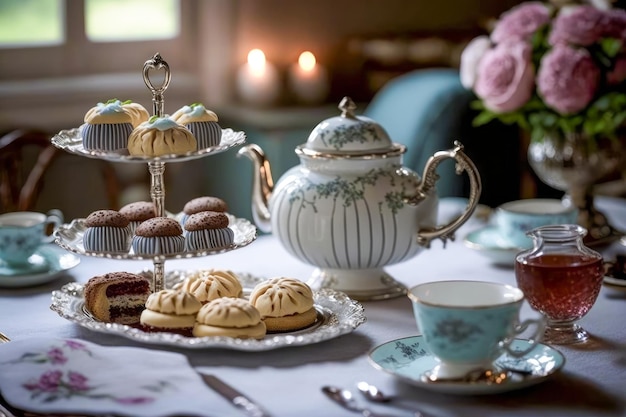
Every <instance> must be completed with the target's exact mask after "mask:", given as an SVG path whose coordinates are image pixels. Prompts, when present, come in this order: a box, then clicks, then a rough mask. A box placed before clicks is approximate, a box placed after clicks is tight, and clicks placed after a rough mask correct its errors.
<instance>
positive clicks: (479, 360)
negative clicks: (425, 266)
mask: <svg viewBox="0 0 626 417" xmlns="http://www.w3.org/2000/svg"><path fill="white" fill-rule="evenodd" d="M408 296H409V298H410V299H411V301H412V305H413V311H414V314H415V319H416V321H417V326H418V328H419V330H420V331H421V333H422V334H423V336H424V341H425V342H426V345H427V347H428V349H429V350H430V352H431V353H432V354H433V356H434V357H435V358H436V359H437V361H438V362H439V363H438V365H437V366H436V367H435V368H434V369H432V370H431V371H430V372H429V374H428V375H424V376H423V377H424V378H427V379H428V380H431V381H436V380H456V379H463V378H465V377H466V376H467V375H468V373H469V372H472V371H476V370H486V369H493V368H494V365H493V363H494V361H495V360H496V359H497V358H498V357H499V356H500V355H501V354H502V353H504V352H506V353H507V354H509V355H512V356H515V357H521V356H523V355H525V354H527V353H528V352H530V351H531V350H532V349H534V347H535V346H536V342H537V341H539V340H540V338H541V336H542V334H543V329H544V327H545V321H544V319H543V318H538V319H527V320H525V321H524V322H522V323H521V324H520V322H519V311H520V308H521V306H522V302H523V301H524V293H523V292H522V291H521V290H520V289H519V288H516V287H513V286H510V285H505V284H499V283H493V282H486V281H485V282H483V281H462V280H459V281H434V282H428V283H424V284H420V285H417V286H415V287H413V288H411V289H410V290H409V293H408ZM529 326H535V329H534V331H533V332H532V335H531V336H530V337H529V339H528V340H529V341H530V347H529V348H528V349H526V350H524V351H518V350H513V349H510V348H509V345H510V343H511V342H512V341H513V339H514V338H515V336H517V335H519V334H520V333H522V332H524V331H525V330H526V329H527V328H528V327H529Z"/></svg>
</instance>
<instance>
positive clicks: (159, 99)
mask: <svg viewBox="0 0 626 417" xmlns="http://www.w3.org/2000/svg"><path fill="white" fill-rule="evenodd" d="M151 70H154V71H161V70H164V76H163V84H161V86H160V87H155V86H154V85H153V84H152V81H151V80H150V71H151ZM171 79H172V73H171V71H170V66H169V65H168V64H167V62H165V61H164V60H163V58H162V57H161V55H160V54H159V53H156V54H154V56H153V57H152V58H151V59H149V60H147V61H146V62H145V63H144V64H143V82H144V83H146V86H147V87H148V89H149V90H150V91H151V92H152V111H153V114H154V115H155V116H157V117H163V115H164V114H165V112H164V110H163V109H164V107H165V99H164V94H165V90H167V87H169V85H170V81H171ZM148 170H149V171H150V197H151V198H152V202H153V203H154V207H155V210H156V215H157V216H160V217H162V216H165V215H166V214H165V181H164V175H163V174H164V173H165V162H162V161H152V162H148ZM153 264H154V273H153V274H152V290H153V291H154V292H158V291H161V290H162V289H163V288H164V276H165V268H164V264H165V259H164V258H162V257H155V258H154V259H153Z"/></svg>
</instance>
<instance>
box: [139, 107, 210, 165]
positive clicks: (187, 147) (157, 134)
mask: <svg viewBox="0 0 626 417" xmlns="http://www.w3.org/2000/svg"><path fill="white" fill-rule="evenodd" d="M197 149H198V144H197V141H196V138H195V137H194V135H193V133H191V132H190V131H189V130H188V129H186V128H185V127H183V126H181V125H179V124H178V123H176V122H175V121H173V120H172V119H170V118H168V117H157V116H152V117H151V118H150V119H149V120H148V121H147V122H143V123H142V124H140V125H139V126H137V127H136V128H135V129H134V130H133V131H132V133H131V134H130V136H129V138H128V152H129V153H130V154H131V155H136V156H153V157H154V156H163V155H182V154H186V153H187V152H193V151H195V150H197Z"/></svg>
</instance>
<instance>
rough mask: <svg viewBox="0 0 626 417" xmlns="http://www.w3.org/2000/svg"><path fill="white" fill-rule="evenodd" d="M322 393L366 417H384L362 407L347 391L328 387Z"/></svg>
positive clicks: (323, 388)
mask: <svg viewBox="0 0 626 417" xmlns="http://www.w3.org/2000/svg"><path fill="white" fill-rule="evenodd" d="M322 392H323V393H324V394H326V395H327V396H328V398H330V399H331V400H333V401H335V402H336V403H337V404H339V405H341V406H342V407H344V408H346V409H348V410H350V411H356V412H358V413H361V414H362V415H363V416H364V417H383V416H382V415H381V414H376V413H374V412H373V411H371V410H369V409H367V408H365V407H361V406H360V405H359V404H358V403H357V402H356V400H355V399H354V396H353V395H352V393H351V392H350V391H349V390H347V389H341V388H337V387H333V386H328V385H326V386H323V387H322Z"/></svg>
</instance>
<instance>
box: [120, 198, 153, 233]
mask: <svg viewBox="0 0 626 417" xmlns="http://www.w3.org/2000/svg"><path fill="white" fill-rule="evenodd" d="M120 214H122V215H124V216H125V217H126V218H127V219H128V221H129V224H128V225H129V227H130V231H131V233H132V234H135V229H136V228H137V226H139V225H140V224H141V223H142V222H144V221H145V220H148V219H151V218H153V217H156V207H155V206H154V203H153V202H152V201H136V202H134V203H129V204H126V205H125V206H124V207H122V208H121V209H120Z"/></svg>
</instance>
